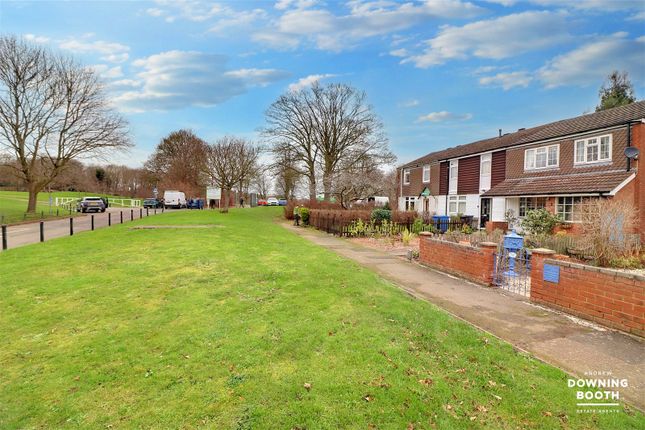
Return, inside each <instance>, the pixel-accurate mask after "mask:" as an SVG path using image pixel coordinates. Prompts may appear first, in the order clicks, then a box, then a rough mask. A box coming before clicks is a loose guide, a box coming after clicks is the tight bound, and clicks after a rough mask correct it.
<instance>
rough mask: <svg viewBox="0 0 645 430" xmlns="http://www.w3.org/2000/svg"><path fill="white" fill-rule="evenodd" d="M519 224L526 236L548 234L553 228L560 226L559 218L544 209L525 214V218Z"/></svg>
mask: <svg viewBox="0 0 645 430" xmlns="http://www.w3.org/2000/svg"><path fill="white" fill-rule="evenodd" d="M520 224H521V226H522V229H523V230H524V231H525V232H526V233H528V234H532V235H542V234H550V233H551V232H552V231H553V228H554V227H555V226H556V225H558V224H560V218H558V217H557V216H556V215H554V214H552V213H551V212H549V211H548V210H546V209H544V208H542V209H534V210H530V211H528V212H527V213H526V216H525V217H524V219H522V222H521V223H520Z"/></svg>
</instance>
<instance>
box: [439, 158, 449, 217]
mask: <svg viewBox="0 0 645 430" xmlns="http://www.w3.org/2000/svg"><path fill="white" fill-rule="evenodd" d="M439 169H441V166H440V167H439ZM446 176H447V178H446V179H447V180H448V186H447V187H446V207H445V209H444V211H445V212H444V213H443V214H444V216H448V195H450V161H448V169H447V170H446Z"/></svg>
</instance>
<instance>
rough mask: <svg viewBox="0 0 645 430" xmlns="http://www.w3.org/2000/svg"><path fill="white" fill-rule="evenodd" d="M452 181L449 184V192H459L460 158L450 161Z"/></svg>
mask: <svg viewBox="0 0 645 430" xmlns="http://www.w3.org/2000/svg"><path fill="white" fill-rule="evenodd" d="M449 176H450V182H449V184H448V194H457V177H458V176H459V160H452V161H451V162H450V173H449Z"/></svg>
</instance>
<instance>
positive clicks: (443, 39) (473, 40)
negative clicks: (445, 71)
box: [403, 11, 570, 68]
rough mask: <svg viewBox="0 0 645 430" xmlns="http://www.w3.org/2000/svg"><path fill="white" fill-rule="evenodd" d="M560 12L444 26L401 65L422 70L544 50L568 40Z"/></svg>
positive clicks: (564, 22)
mask: <svg viewBox="0 0 645 430" xmlns="http://www.w3.org/2000/svg"><path fill="white" fill-rule="evenodd" d="M565 17H566V14H565V13H564V12H548V11H542V12H536V11H531V12H522V13H518V14H511V15H506V16H502V17H499V18H494V19H490V20H484V21H476V22H472V23H470V24H466V25H464V26H463V27H452V26H446V27H444V28H443V29H442V30H441V31H440V32H439V35H438V36H437V37H435V38H433V39H430V40H428V41H426V44H427V48H426V49H425V51H424V52H423V53H421V54H418V55H413V56H410V57H408V58H406V59H405V60H403V62H413V63H414V64H415V65H416V66H417V67H421V68H426V67H430V66H434V65H439V64H444V63H446V62H447V61H450V60H456V59H466V58H468V57H470V56H475V57H479V58H492V59H502V58H508V57H511V56H515V55H518V54H522V53H525V52H529V51H534V50H538V49H543V48H547V47H549V46H553V45H556V44H558V43H562V42H565V41H567V40H569V39H570V35H569V33H568V32H567V23H566V20H565Z"/></svg>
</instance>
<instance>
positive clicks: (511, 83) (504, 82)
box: [479, 71, 533, 90]
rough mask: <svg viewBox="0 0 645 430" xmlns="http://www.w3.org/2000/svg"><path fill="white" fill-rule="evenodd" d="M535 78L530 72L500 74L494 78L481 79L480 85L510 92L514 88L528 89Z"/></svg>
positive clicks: (485, 77) (484, 77)
mask: <svg viewBox="0 0 645 430" xmlns="http://www.w3.org/2000/svg"><path fill="white" fill-rule="evenodd" d="M532 80H533V77H532V76H531V74H530V73H529V72H524V71H520V72H509V73H498V74H496V75H493V76H483V77H481V78H479V83H480V84H482V85H486V86H494V87H502V88H503V89H504V90H510V89H511V88H514V87H527V86H528V85H529V84H530V83H531V81H532Z"/></svg>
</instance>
